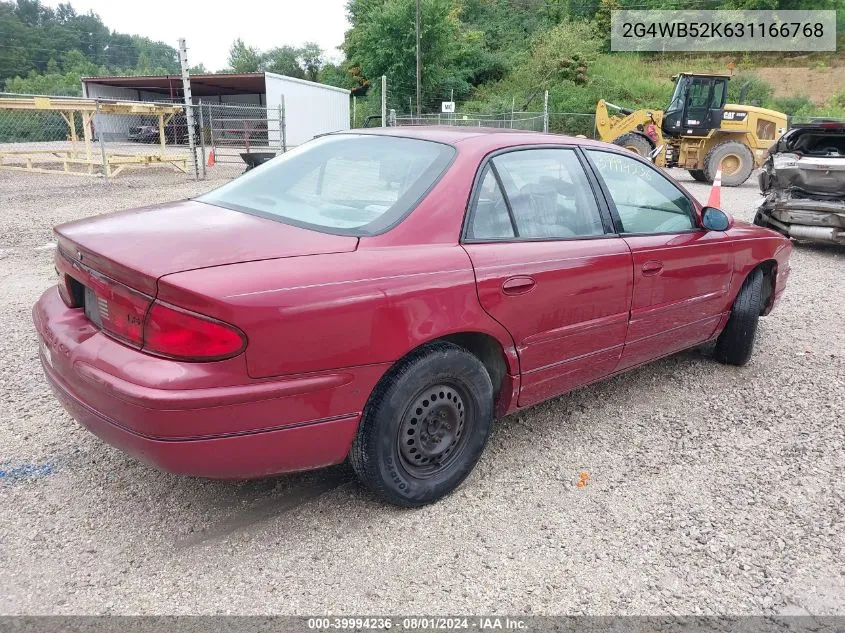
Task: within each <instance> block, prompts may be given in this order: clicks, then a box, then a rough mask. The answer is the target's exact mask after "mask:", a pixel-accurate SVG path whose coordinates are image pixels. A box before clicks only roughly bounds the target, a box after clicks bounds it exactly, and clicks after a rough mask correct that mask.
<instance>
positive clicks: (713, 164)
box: [705, 141, 754, 187]
mask: <svg viewBox="0 0 845 633" xmlns="http://www.w3.org/2000/svg"><path fill="white" fill-rule="evenodd" d="M731 154H733V155H735V156H738V157H739V158H740V160H741V161H742V163H743V164H742V166H741V168H740V170H739V171H737V172H736V173H735V174H732V175H730V176H728V175H726V174H725V173H724V172H723V173H722V185H723V186H725V187H735V186H738V185H741V184H742V183H744V182H745V181H746V180H748V179H749V178H750V177H751V174H752V172H753V171H754V154H753V153H752V152H751V150H750V149H749V148H748V147H746V146H745V145H743V144H742V143H739V142H738V141H725V142H723V143H719V144H718V145H716V147H714V148H713V149H712V150H710V153H709V154H707V159H706V161H705V163H706V174H707V178H708V180H709V181H710V182H713V180H714V179H715V178H716V170H717V169H718V168H719V163H721V161H722V159H724V158H725V156H728V155H731Z"/></svg>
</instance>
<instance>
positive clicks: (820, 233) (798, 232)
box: [789, 224, 845, 244]
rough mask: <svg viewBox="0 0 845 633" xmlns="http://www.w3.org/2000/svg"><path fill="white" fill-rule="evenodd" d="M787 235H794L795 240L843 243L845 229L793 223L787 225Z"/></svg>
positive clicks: (844, 242)
mask: <svg viewBox="0 0 845 633" xmlns="http://www.w3.org/2000/svg"><path fill="white" fill-rule="evenodd" d="M789 237H794V238H795V239H796V240H813V241H815V242H832V243H833V244H845V231H843V230H842V229H837V228H836V227H828V226H805V225H802V224H793V225H791V226H790V227H789Z"/></svg>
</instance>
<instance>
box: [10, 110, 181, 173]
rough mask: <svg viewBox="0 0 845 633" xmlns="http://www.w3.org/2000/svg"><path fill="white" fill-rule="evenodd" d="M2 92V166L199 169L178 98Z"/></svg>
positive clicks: (117, 170)
mask: <svg viewBox="0 0 845 633" xmlns="http://www.w3.org/2000/svg"><path fill="white" fill-rule="evenodd" d="M0 97H2V98H0V168H2V169H6V170H21V171H34V172H45V173H62V174H72V175H87V176H106V177H115V176H118V175H119V174H120V173H121V172H123V171H125V170H129V169H133V168H141V167H144V168H150V167H154V166H158V167H162V168H165V169H169V170H173V171H177V172H180V173H186V174H187V173H191V172H192V168H193V166H194V164H193V158H192V154H191V151H190V147H189V144H188V138H187V137H188V134H187V124H186V115H185V110H184V108H183V107H182V106H180V105H178V104H172V103H136V102H131V103H130V102H119V101H107V100H97V99H81V98H73V97H44V96H30V95H8V94H4V95H0Z"/></svg>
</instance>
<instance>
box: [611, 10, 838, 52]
mask: <svg viewBox="0 0 845 633" xmlns="http://www.w3.org/2000/svg"><path fill="white" fill-rule="evenodd" d="M610 48H611V50H613V51H658V52H661V51H696V52H729V51H835V50H836V11H827V10H826V11H739V10H736V11H735V10H724V11H663V10H647V11H631V10H623V11H612V12H611V19H610Z"/></svg>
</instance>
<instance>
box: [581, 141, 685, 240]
mask: <svg viewBox="0 0 845 633" xmlns="http://www.w3.org/2000/svg"><path fill="white" fill-rule="evenodd" d="M587 154H588V155H589V156H590V158H591V160H592V161H593V164H594V165H595V166H596V170H597V171H598V172H599V175H600V176H601V178H602V180H604V184H605V185H606V186H607V189H608V191H609V192H610V197H611V198H612V199H613V204H614V205H615V206H616V211H617V213H618V214H619V219H620V220H621V221H622V232H623V233H679V232H683V231H689V230H691V229H694V228H695V224H694V222H693V217H694V214H693V208H692V203H691V202H690V201H689V199H688V198H687V197H686V196H685V195H684V192H683V191H681V190H680V189H678V188H677V187H676V186H675V185H673V184H672V183H671V182H669V180H667V179H666V178H664V177H663V176H662V175H661V174H660V173H658V171H657V170H656V169H655V168H654V167H651V166H649V165H646V164H645V163H642V162H640V161H638V160H636V159H634V158H630V157H628V156H624V155H622V154H616V153H613V152H603V151H598V150H587Z"/></svg>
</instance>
